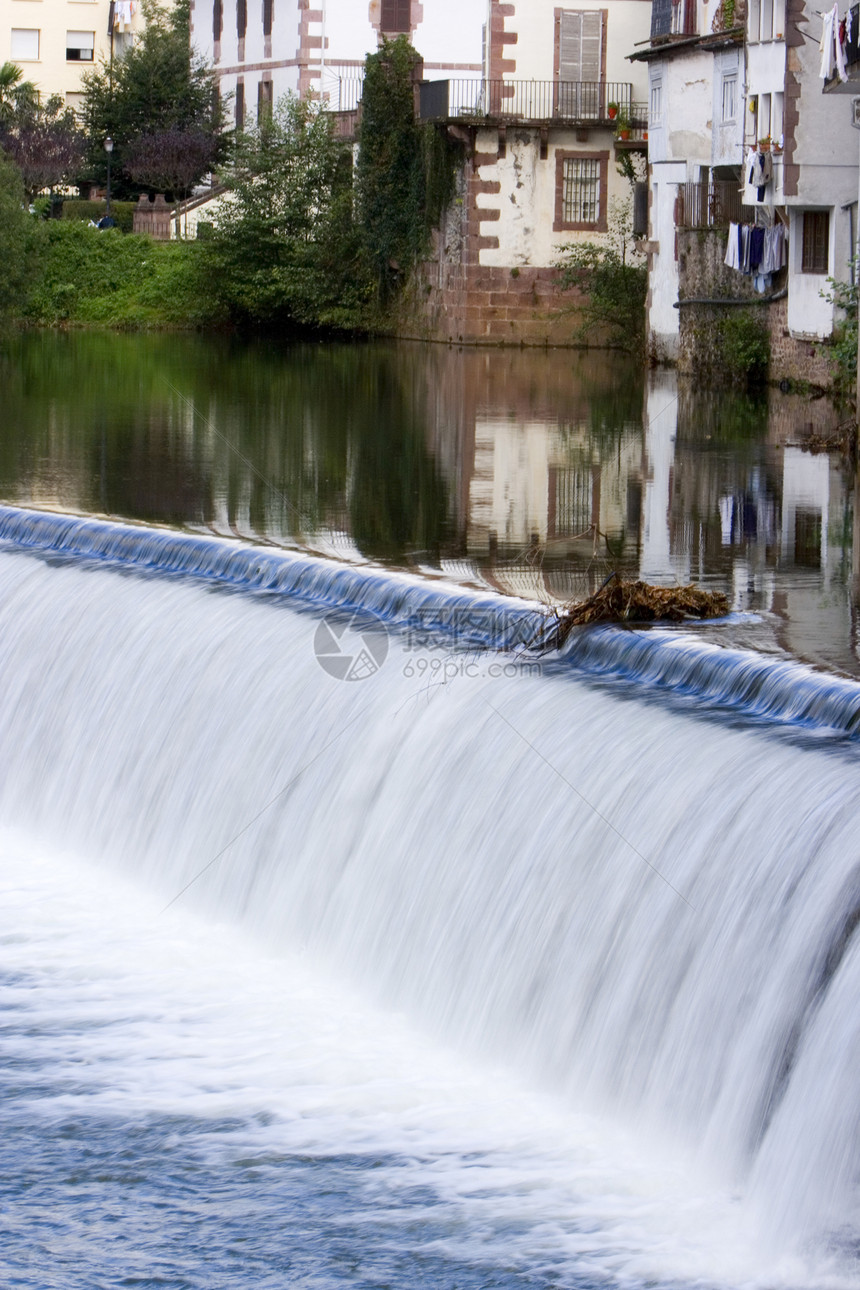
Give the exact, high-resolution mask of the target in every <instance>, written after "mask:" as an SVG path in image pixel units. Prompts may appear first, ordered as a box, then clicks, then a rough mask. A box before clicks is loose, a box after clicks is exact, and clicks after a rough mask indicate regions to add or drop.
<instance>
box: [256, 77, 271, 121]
mask: <svg viewBox="0 0 860 1290" xmlns="http://www.w3.org/2000/svg"><path fill="white" fill-rule="evenodd" d="M274 90H275V86H274V83H273V82H272V81H260V82H259V84H258V85H257V124H258V125H259V124H260V122H261V121H263V120H264V119H265V118H267V117H268V118H271V115H272V103H273V95H274Z"/></svg>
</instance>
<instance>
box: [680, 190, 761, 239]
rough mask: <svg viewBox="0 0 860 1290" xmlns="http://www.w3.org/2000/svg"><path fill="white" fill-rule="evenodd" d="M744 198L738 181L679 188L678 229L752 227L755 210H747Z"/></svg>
mask: <svg viewBox="0 0 860 1290" xmlns="http://www.w3.org/2000/svg"><path fill="white" fill-rule="evenodd" d="M741 195H742V193H741V189H740V181H739V180H713V179H712V180H711V181H710V182H709V183H706V184H705V183H702V184H696V183H692V184H679V185H678V198H677V201H676V203H675V227H676V228H728V226H729V224H731V223H735V224H744V223H752V221H753V220H754V219H755V207H753V206H744V205H743V203H742V202H741Z"/></svg>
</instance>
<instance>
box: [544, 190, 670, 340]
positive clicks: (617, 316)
mask: <svg viewBox="0 0 860 1290" xmlns="http://www.w3.org/2000/svg"><path fill="white" fill-rule="evenodd" d="M608 223H609V232H608V234H607V236H606V239H605V241H603V242H569V243H568V244H567V246H564V247H562V253H561V256H560V257H559V260H558V261H557V264H558V268H559V269H560V270H561V287H562V290H576V291H577V292H579V293H580V295H581V300H580V301H578V302H577V304H576V305H575V306H573V308H574V309H575V310H576V311H577V312H578V313H579V315H580V318H581V322H580V323H579V325H578V326H577V328H576V329H575V331H574V336H575V338H576V339H577V340H581V341H582V342H583V343H587V342H588V341H589V339H592V338H594V337H595V334H596V337H597V341H598V343H600V342H601V341H602V342H603V343H604V344H607V345H611V346H615V347H617V348H619V349H628V350H634V351H635V350H642V349H644V344H645V296H646V293H647V290H648V271H647V269H646V268H645V267H644V265H643V263H642V256H641V254H640V252H639V250H638V248H637V246H636V243H635V241H634V240H633V238H632V235H631V229H632V217H631V211H630V202H629V201H625V202H619V201H615V202H613V203H612V204H611V206H610V212H609V221H608Z"/></svg>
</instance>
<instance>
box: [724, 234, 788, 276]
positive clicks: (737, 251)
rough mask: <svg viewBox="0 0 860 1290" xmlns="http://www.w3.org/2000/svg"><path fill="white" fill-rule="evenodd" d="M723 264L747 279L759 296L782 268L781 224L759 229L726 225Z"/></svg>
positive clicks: (782, 243) (783, 254)
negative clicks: (748, 278) (726, 236)
mask: <svg viewBox="0 0 860 1290" xmlns="http://www.w3.org/2000/svg"><path fill="white" fill-rule="evenodd" d="M723 263H724V264H726V265H727V266H728V268H730V269H736V270H737V271H738V273H743V274H744V275H745V276H747V277H749V276H750V275H752V276H753V277H754V279H755V280H754V283H753V285H754V287H755V289H756V291H758V292H759V293H760V294H761V293H762V292H764V291H765V290H767V289H769V288H770V285H771V278H772V275H773V274H774V273H779V271H780V269H783V268H785V265H786V246H785V229H784V227H783V225H782V224H774V225H773V226H772V227H771V228H763V227H761V226H760V225H759V226H757V225H754V224H734V223H732V224H730V225H729V239H728V243H727V245H726V254H725V257H724V260H723Z"/></svg>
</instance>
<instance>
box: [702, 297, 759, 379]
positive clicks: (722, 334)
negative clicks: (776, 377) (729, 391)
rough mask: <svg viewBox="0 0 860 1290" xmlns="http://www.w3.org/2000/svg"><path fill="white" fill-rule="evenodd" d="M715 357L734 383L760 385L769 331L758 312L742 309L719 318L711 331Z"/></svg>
mask: <svg viewBox="0 0 860 1290" xmlns="http://www.w3.org/2000/svg"><path fill="white" fill-rule="evenodd" d="M715 341H716V349H717V359H718V364H719V366H720V367H721V368H722V369H723V370H724V371H725V373H726V375H727V376H728V377H729V378H730V379H731V380H732V381H733V382H734V383H737V384H741V385H742V384H746V385H747V386H751V385H763V384H764V382H765V381H766V380H767V373H768V368H769V367H770V333H769V332H768V329H767V322H766V321H765V319H764V318H762V316H761V315H760V314H753V313H751V312H750V311H748V310H746V309H744V310H739V311H738V312H737V313H730V314H728V315H726V317H725V318H721V319H720V321H719V323H718V325H717V327H716V331H715Z"/></svg>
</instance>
